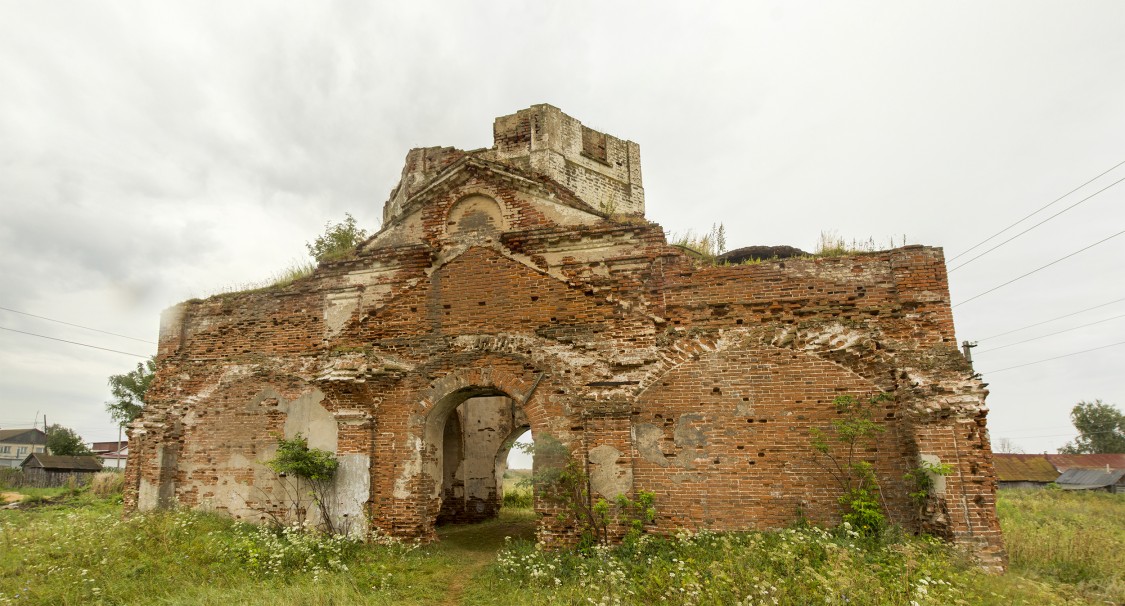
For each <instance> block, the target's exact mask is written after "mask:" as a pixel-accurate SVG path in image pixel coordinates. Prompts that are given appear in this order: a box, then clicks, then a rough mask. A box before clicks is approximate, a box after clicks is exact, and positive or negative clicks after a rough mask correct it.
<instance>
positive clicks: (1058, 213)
mask: <svg viewBox="0 0 1125 606" xmlns="http://www.w3.org/2000/svg"><path fill="white" fill-rule="evenodd" d="M1122 181H1125V177H1121V178H1120V179H1118V180H1116V181H1114V182H1113V183H1110V184H1109V185H1107V186H1105V187H1103V188H1101V189H1099V190H1098V191H1096V192H1094V193H1092V194H1090V195H1089V196H1086V197H1085V198H1082V199H1081V200H1079V201H1077V202H1075V203H1074V204H1071V205H1070V206H1068V207H1066V208H1064V209H1062V210H1060V211H1059V212H1057V213H1055V214H1053V215H1051V216H1050V217H1047V218H1046V219H1043V220H1042V221H1040V222H1038V223H1036V224H1035V225H1032V226H1031V227H1029V228H1027V229H1025V230H1023V231H1021V232H1020V233H1018V234H1016V235H1014V236H1012V237H1011V238H1008V239H1007V240H1004V241H1003V242H1001V243H999V244H997V245H996V246H993V247H992V248H990V249H988V250H986V251H984V252H982V253H981V254H979V255H977V256H975V257H973V258H972V259H969V260H968V261H965V262H964V263H962V264H960V265H958V266H957V267H954V268H953V269H951V270H949V273H953V272H955V271H957V270H958V269H961V268H962V267H964V266H966V265H968V264H969V263H972V262H973V261H976V260H977V259H979V258H981V257H983V256H985V255H987V254H988V253H990V252H992V251H994V250H996V249H997V248H1000V247H1001V246H1003V245H1005V244H1007V243H1008V242H1011V241H1012V240H1015V239H1016V238H1018V237H1020V236H1022V235H1024V234H1026V233H1027V232H1029V231H1031V230H1033V229H1035V228H1036V227H1039V226H1040V225H1043V224H1044V223H1046V222H1047V221H1050V220H1051V219H1054V218H1055V217H1057V216H1059V215H1061V214H1063V213H1065V212H1066V211H1068V210H1070V209H1072V208H1074V207H1075V206H1078V205H1079V204H1082V203H1083V202H1085V201H1086V200H1089V199H1090V198H1093V197H1094V196H1096V195H1098V194H1100V193H1102V192H1103V191H1105V190H1107V189H1109V188H1111V187H1113V186H1114V185H1117V184H1118V183H1121V182H1122ZM1036 212H1038V211H1036Z"/></svg>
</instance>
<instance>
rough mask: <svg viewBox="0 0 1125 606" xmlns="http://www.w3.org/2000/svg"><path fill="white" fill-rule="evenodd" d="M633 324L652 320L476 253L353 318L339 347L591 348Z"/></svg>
mask: <svg viewBox="0 0 1125 606" xmlns="http://www.w3.org/2000/svg"><path fill="white" fill-rule="evenodd" d="M636 322H649V320H647V319H646V318H644V317H643V316H640V315H639V314H635V313H629V312H627V311H625V310H624V309H623V308H621V307H620V306H619V305H617V304H615V303H614V302H611V301H608V300H606V299H605V298H603V297H600V296H598V295H596V294H595V293H594V292H593V291H592V290H589V289H583V288H581V287H578V286H575V285H571V284H568V283H566V282H565V281H563V280H560V279H558V278H556V277H554V276H551V275H550V274H548V273H546V272H542V271H537V270H535V269H532V268H530V267H528V266H527V265H525V264H523V263H520V262H519V261H517V260H515V259H513V258H510V257H508V256H506V255H505V254H502V253H501V252H500V251H498V250H495V249H493V248H486V247H480V246H474V247H470V248H469V249H468V250H466V251H465V252H464V253H462V254H460V255H459V256H457V257H456V258H454V259H451V260H449V261H447V262H445V263H444V264H442V265H441V266H440V267H437V268H435V269H434V270H433V271H432V273H431V274H430V276H429V279H428V280H423V281H420V282H419V283H418V284H416V285H414V286H413V287H412V288H410V289H409V290H407V291H405V292H403V293H402V294H401V295H399V296H397V297H395V298H394V299H393V300H391V301H389V302H388V303H387V304H386V305H383V306H381V307H378V308H374V309H370V310H366V311H365V312H364V311H361V312H360V313H358V314H357V315H356V319H355V321H354V323H353V324H352V325H351V326H349V327H347V328H345V330H343V331H342V332H341V334H340V336H339V338H338V340H339V343H340V344H339V346H340V347H347V346H361V345H378V344H380V343H385V344H388V345H389V344H392V343H394V342H396V341H399V340H402V339H408V338H409V339H415V338H418V337H424V336H427V335H430V336H436V337H458V336H462V335H477V334H520V333H523V334H530V335H535V336H537V337H541V338H545V339H548V340H553V341H561V342H566V343H574V342H579V341H582V342H585V341H591V342H593V341H597V340H604V339H607V338H610V337H611V336H612V334H613V333H614V332H615V330H616V329H617V328H618V327H620V326H621V325H622V324H624V323H636Z"/></svg>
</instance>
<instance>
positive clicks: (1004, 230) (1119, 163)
mask: <svg viewBox="0 0 1125 606" xmlns="http://www.w3.org/2000/svg"><path fill="white" fill-rule="evenodd" d="M1122 164H1125V160H1122V161H1121V162H1118V163H1117V164H1114V165H1113V167H1112V168H1110V169H1109V170H1107V171H1105V172H1103V173H1101V174H1099V175H1098V176H1096V177H1094V178H1093V179H1090V180H1089V181H1087V182H1085V183H1083V184H1082V185H1079V186H1078V187H1075V188H1074V189H1072V190H1070V191H1068V192H1066V193H1065V194H1063V195H1061V196H1059V197H1058V198H1055V199H1054V200H1052V201H1051V202H1049V203H1048V204H1047V205H1046V206H1043V207H1041V208H1039V210H1036V211H1035V212H1033V213H1031V214H1030V215H1027V216H1026V217H1024V218H1022V219H1020V220H1019V221H1016V222H1015V223H1012V224H1011V225H1009V226H1007V227H1005V228H1004V229H1001V230H1000V231H998V232H996V233H994V234H992V235H991V236H989V237H987V238H985V239H983V240H981V241H980V242H977V243H976V244H974V245H972V246H971V247H969V248H968V249H967V250H965V252H962V253H960V254H958V255H957V256H955V257H951V258H950V259H949V260H950V261H953V260H955V259H957V258H958V257H963V256H965V255H967V254H968V253H970V252H972V251H973V249H975V248H977V247H978V246H981V245H983V244H985V243H987V242H988V241H989V240H991V239H993V238H995V237H996V236H999V235H1000V234H1002V233H1004V232H1006V231H1008V230H1009V229H1012V228H1013V227H1015V226H1017V225H1019V224H1020V223H1023V222H1024V221H1027V220H1028V219H1030V218H1031V217H1034V216H1035V215H1037V214H1039V213H1040V212H1043V211H1044V210H1046V209H1047V208H1048V207H1050V206H1051V205H1053V204H1055V203H1056V202H1058V201H1060V200H1062V199H1063V198H1065V197H1067V196H1069V195H1070V194H1073V193H1074V192H1076V191H1078V190H1080V189H1082V188H1083V187H1086V186H1087V185H1089V184H1091V183H1093V182H1094V181H1097V180H1098V179H1100V178H1101V177H1102V176H1103V175H1105V174H1107V173H1109V172H1111V171H1113V169H1114V168H1117V167H1118V166H1121V165H1122Z"/></svg>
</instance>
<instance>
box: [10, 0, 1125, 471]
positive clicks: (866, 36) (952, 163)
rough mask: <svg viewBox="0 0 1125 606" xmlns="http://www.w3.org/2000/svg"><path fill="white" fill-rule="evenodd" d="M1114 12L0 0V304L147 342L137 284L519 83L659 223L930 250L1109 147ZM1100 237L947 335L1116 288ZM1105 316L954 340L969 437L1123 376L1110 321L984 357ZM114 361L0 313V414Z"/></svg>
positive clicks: (273, 242) (1050, 192) (990, 271)
mask: <svg viewBox="0 0 1125 606" xmlns="http://www.w3.org/2000/svg"><path fill="white" fill-rule="evenodd" d="M1123 23H1125V3H1122V2H1081V3H1075V2H1055V3H1043V2H1028V1H1026V0H1019V1H1015V2H987V3H979V2H941V3H938V2H930V3H916V2H883V3H876V4H871V3H861V2H847V3H841V2H825V3H812V2H808V3H800V5H799V6H797V5H794V3H783V2H778V3H768V4H767V3H750V2H737V3H728V4H725V5H718V4H714V3H689V2H674V3H656V2H643V3H613V2H582V3H580V2H534V3H531V2H529V3H516V2H492V3H484V2H449V3H446V4H436V3H426V2H417V1H411V2H398V3H393V4H392V3H386V4H382V5H377V4H376V3H371V2H335V3H329V2H303V3H294V2H277V1H270V2H257V3H255V2H246V1H242V2H237V3H231V2H214V3H204V2H190V3H189V2H182V3H168V2H160V3H155V2H141V1H136V2H131V3H126V2H120V3H112V2H98V1H90V2H71V3H66V2H49V3H48V2H35V3H31V2H15V1H12V0H0V307H5V308H10V309H14V310H19V311H23V312H28V313H33V314H37V315H42V316H47V317H51V318H56V319H60V320H64V321H67V322H72V323H76V324H82V325H86V326H91V327H94V328H98V329H101V330H105V331H110V332H116V333H121V334H124V335H130V336H133V337H136V338H138V339H142V340H144V341H155V340H156V337H157V326H158V319H159V314H160V311H161V310H162V309H164V308H166V307H168V306H170V305H173V304H175V303H176V302H178V301H181V300H183V299H187V298H190V297H202V296H207V295H209V294H213V293H216V292H219V291H222V290H231V289H236V288H238V287H239V286H241V285H245V284H248V283H254V282H258V281H261V280H264V279H268V278H269V277H270V276H271V275H272V274H274V273H276V272H278V271H280V270H282V269H283V268H285V267H286V266H287V265H290V264H291V263H292V262H293V261H295V260H300V259H302V258H303V257H304V256H305V248H304V243H305V242H306V241H309V240H311V239H313V238H314V237H315V236H316V235H317V234H318V233H320V232H322V231H323V228H324V224H325V222H326V221H330V220H331V221H337V220H340V219H341V218H343V216H344V213H345V212H350V213H352V214H353V215H354V216H355V217H356V218H357V219H358V220H359V222H360V223H361V224H362V225H363V226H364V227H366V228H368V230H374V229H375V228H377V226H378V218H379V217H380V216H381V211H382V205H383V202H384V201H385V200H386V197H387V194H388V193H389V191H390V190H391V188H392V187H393V186H394V185H395V183H396V181H397V178H398V175H399V172H400V171H401V168H402V161H403V158H404V156H405V154H406V151H407V150H408V149H409V148H411V147H420V146H430V145H453V146H457V147H460V148H462V149H473V148H479V147H487V146H490V145H491V144H492V137H491V129H492V120H493V119H494V118H495V117H497V116H500V115H505V114H509V113H512V112H514V111H516V110H519V109H522V108H525V107H527V106H529V105H532V104H535V103H544V102H545V103H551V104H553V105H556V106H558V107H560V108H562V110H563V111H565V112H567V113H568V114H570V115H572V116H574V117H576V118H578V119H579V120H582V121H583V122H584V123H585V124H586V125H588V126H591V127H593V128H597V129H600V130H604V131H607V132H609V133H611V134H613V135H616V136H619V137H622V138H626V139H630V140H633V141H636V142H638V143H639V144H640V146H641V157H642V165H643V170H644V185H645V195H646V202H647V215H648V217H649V218H650V219H652V220H655V221H657V222H658V223H660V224H661V225H663V226H664V227H665V228H666V229H669V230H673V231H677V232H682V231H684V230H687V229H694V230H696V231H697V232H701V231H705V230H707V229H708V228H710V226H711V225H712V223H716V222H721V223H723V224H724V225H725V226H726V230H727V233H728V241H729V244H730V247H731V248H735V247H738V246H745V245H751V244H790V245H794V246H798V247H800V248H803V249H805V250H812V249H813V248H814V247H815V244H816V241H817V239H818V237H819V235H820V233H821V232H822V231H833V232H835V233H836V234H838V235H839V236H841V237H843V238H845V239H846V240H849V241H850V240H852V239H855V240H867V239H869V238H874V240H875V242H876V243H877V244H879V245H881V246H882V245H885V244H886V243H887V242H888V241H889V240H890V239H893V240H894V242H895V244H896V245H900V244H901V243H902V242H903V241H904V239H905V241H906V242H907V243H911V244H913V243H919V244H927V245H932V246H941V247H944V248H945V251H946V255H947V258H950V257H953V256H954V255H957V254H959V253H961V252H964V251H965V250H966V249H968V248H970V247H971V246H973V245H974V244H976V243H978V242H980V241H981V240H983V239H985V238H987V237H988V236H990V235H992V234H994V233H995V232H997V231H999V230H1001V229H1003V228H1005V227H1007V226H1009V225H1010V224H1012V223H1014V222H1015V221H1017V220H1019V219H1020V218H1022V217H1024V216H1026V215H1027V214H1029V213H1031V212H1033V211H1035V210H1036V209H1038V208H1040V207H1042V206H1044V205H1046V204H1048V203H1050V202H1051V201H1053V200H1055V199H1056V198H1058V197H1059V196H1062V195H1063V194H1065V193H1067V192H1068V191H1070V190H1072V189H1074V188H1075V187H1077V186H1079V185H1081V184H1083V183H1084V182H1086V181H1087V180H1089V179H1091V178H1092V177H1094V176H1096V175H1098V174H1099V173H1101V172H1103V171H1106V170H1107V169H1109V168H1110V167H1113V166H1115V165H1116V164H1117V163H1119V162H1122V161H1123V160H1125V35H1122V24H1123ZM1123 177H1125V165H1123V166H1121V167H1118V168H1116V169H1115V170H1113V171H1111V172H1109V173H1108V174H1106V175H1105V176H1103V177H1101V178H1100V179H1098V180H1096V181H1095V182H1093V183H1091V184H1090V185H1088V186H1086V187H1085V188H1083V189H1082V190H1080V191H1079V192H1076V193H1075V194H1073V195H1072V196H1070V197H1068V198H1066V199H1064V200H1062V201H1061V202H1058V203H1056V204H1055V205H1053V206H1051V207H1050V208H1049V209H1047V210H1046V211H1043V212H1042V213H1040V214H1038V215H1036V216H1035V217H1034V218H1033V219H1031V220H1028V221H1026V222H1024V223H1023V224H1021V225H1020V226H1019V227H1017V228H1015V229H1012V230H1010V231H1008V232H1006V233H1005V234H1004V235H1003V236H1001V237H999V238H996V239H995V240H993V241H991V242H990V243H989V245H986V246H983V247H981V248H978V249H976V251H974V253H973V254H975V253H977V252H982V251H985V250H987V249H988V248H989V247H990V246H991V245H992V244H995V243H999V242H1002V241H1003V240H1004V239H1006V238H1007V237H1009V236H1011V235H1015V234H1016V233H1018V232H1019V231H1021V230H1022V229H1023V228H1025V227H1030V226H1031V225H1033V224H1034V223H1036V222H1038V221H1039V220H1041V219H1044V218H1047V217H1048V216H1050V215H1051V214H1054V213H1055V212H1057V211H1058V210H1062V209H1063V208H1065V207H1067V206H1069V205H1070V204H1072V203H1074V202H1078V201H1079V200H1081V199H1082V198H1083V197H1085V196H1086V195H1089V194H1092V193H1094V192H1095V191H1097V190H1098V189H1101V188H1102V187H1105V186H1108V185H1110V184H1111V183H1113V182H1114V181H1116V180H1118V179H1121V178H1123ZM1123 202H1125V183H1123V184H1121V185H1119V186H1117V187H1112V188H1110V189H1108V190H1106V191H1105V192H1104V193H1102V194H1099V195H1097V196H1095V197H1093V198H1091V199H1090V200H1088V201H1086V202H1083V203H1082V204H1080V205H1078V206H1077V207H1075V208H1074V209H1073V210H1070V211H1067V212H1066V213H1064V214H1062V215H1061V216H1059V217H1058V218H1056V219H1053V220H1051V221H1049V222H1047V223H1045V224H1044V225H1043V226H1041V227H1039V228H1037V229H1035V230H1033V231H1031V232H1030V233H1028V234H1026V235H1024V236H1022V237H1020V238H1017V239H1016V240H1013V241H1012V242H1011V243H1009V244H1006V245H1005V246H1003V247H1001V248H1000V249H998V250H996V251H995V252H992V253H989V254H987V255H985V256H984V257H982V258H981V259H979V260H976V261H973V262H972V263H971V264H969V265H967V266H965V267H964V268H960V269H957V270H956V271H954V272H952V273H951V274H950V280H951V291H952V297H953V301H954V303H955V304H958V303H960V302H962V301H966V300H967V299H969V298H970V297H973V296H974V295H977V294H979V293H981V292H984V291H986V290H988V289H990V288H992V287H995V286H997V285H1000V284H1002V283H1004V282H1006V281H1008V280H1010V279H1012V278H1016V277H1018V276H1020V275H1021V274H1024V273H1027V272H1029V271H1031V270H1034V269H1036V268H1038V267H1041V266H1043V265H1045V264H1047V263H1050V262H1052V261H1055V260H1056V259H1059V258H1062V257H1064V256H1066V255H1068V254H1070V253H1073V252H1075V251H1077V250H1079V249H1081V248H1083V247H1086V246H1088V245H1090V244H1093V243H1095V242H1097V241H1099V240H1102V239H1103V238H1107V237H1109V236H1112V235H1114V234H1116V233H1119V232H1121V231H1122V230H1125V204H1123ZM973 254H970V255H966V256H964V257H960V258H959V259H958V260H957V261H954V262H952V263H951V264H950V267H951V268H952V267H955V266H956V265H957V264H959V263H960V262H962V261H964V260H966V259H969V258H971V257H972V256H973ZM1123 262H1125V235H1122V236H1121V237H1117V238H1113V239H1111V240H1108V241H1106V242H1104V243H1102V244H1098V245H1097V246H1094V247H1093V248H1090V249H1089V250H1087V251H1084V252H1081V253H1079V254H1077V255H1075V256H1073V257H1071V258H1069V259H1066V260H1063V261H1060V262H1059V263H1057V264H1055V265H1052V266H1050V267H1048V268H1047V269H1044V270H1042V271H1040V272H1038V273H1035V274H1033V275H1030V276H1028V277H1026V278H1023V279H1022V280H1019V281H1017V282H1015V283H1013V284H1011V285H1009V286H1005V287H1003V288H1000V289H998V290H996V291H994V292H991V293H989V294H987V295H985V296H982V297H980V298H979V299H975V300H972V301H967V302H965V303H963V304H959V305H957V306H956V307H955V309H954V313H955V317H956V322H957V332H958V339H961V340H965V339H968V340H978V339H986V338H987V337H990V336H992V335H995V334H997V333H1003V332H1006V331H1009V330H1012V329H1017V328H1021V327H1024V326H1027V325H1029V324H1033V323H1037V322H1040V321H1043V320H1048V319H1051V318H1055V317H1057V316H1061V315H1064V314H1069V313H1072V312H1077V311H1080V310H1083V309H1086V308H1089V307H1093V306H1096V305H1101V304H1103V303H1108V302H1111V301H1116V300H1118V299H1123V298H1125V280H1123V278H1125V271H1123V269H1125V268H1123ZM1122 315H1125V301H1117V302H1116V303H1112V304H1110V305H1105V306H1103V307H1100V308H1098V309H1095V310H1092V311H1088V312H1085V313H1082V314H1078V315H1075V316H1073V317H1069V318H1065V319H1062V320H1058V321H1054V322H1050V323H1047V324H1044V325H1042V326H1038V327H1034V328H1030V329H1027V330H1023V331H1019V332H1016V333H1013V334H1010V335H1006V336H1000V337H996V338H994V339H987V340H984V341H982V342H981V344H980V347H978V348H977V350H976V352H975V354H974V357H975V363H976V368H977V369H978V370H981V371H983V372H984V377H985V380H986V381H987V382H988V383H989V384H990V387H989V389H990V391H991V395H990V396H989V398H988V404H989V406H990V407H991V413H990V416H989V426H990V430H991V433H992V437H993V442H994V444H995V443H997V442H999V441H1000V439H1002V438H1008V439H1010V440H1012V441H1013V442H1014V443H1015V444H1016V445H1017V446H1018V447H1021V448H1022V449H1023V450H1025V451H1027V452H1042V451H1048V450H1050V451H1053V450H1054V449H1056V448H1057V447H1059V446H1061V445H1062V444H1064V443H1065V442H1066V441H1067V440H1068V439H1069V438H1070V437H1072V436H1073V434H1074V432H1073V428H1072V427H1071V425H1070V422H1069V418H1068V413H1069V411H1070V408H1071V407H1072V406H1073V405H1074V404H1075V403H1076V402H1078V401H1080V400H1092V399H1095V398H1101V399H1103V400H1105V401H1108V402H1112V403H1116V404H1118V405H1119V406H1123V405H1125V381H1123V379H1122V363H1121V361H1122V359H1123V354H1125V345H1117V346H1114V347H1108V348H1105V349H1101V350H1098V351H1093V352H1089V353H1083V354H1079V355H1074V356H1070V357H1066V358H1062V359H1058V360H1053V361H1048V362H1043V363H1041V364H1033V365H1030V366H1025V367H1021V368H1015V369H1011V370H1003V369H1005V368H1008V367H1011V366H1016V365H1021V364H1025V363H1029V362H1036V361H1039V360H1044V359H1046V358H1052V357H1055V356H1062V355H1066V354H1071V353H1075V352H1080V351H1083V350H1087V349H1092V348H1095V347H1101V346H1106V345H1111V344H1115V343H1122V342H1125V318H1118V319H1110V318H1115V316H1122ZM1107 319H1108V320H1107ZM1100 320H1107V321H1105V322H1102V323H1099V324H1096V325H1094V326H1089V327H1086V328H1080V329H1077V330H1073V331H1069V332H1066V333H1063V334H1059V335H1056V336H1050V337H1046V338H1042V339H1038V340H1035V341H1032V342H1028V343H1022V344H1018V345H1013V346H1011V347H1006V348H1003V349H998V350H996V351H992V352H989V351H986V350H987V349H989V348H993V347H998V346H1002V345H1007V344H1009V343H1015V342H1017V341H1022V340H1024V339H1030V338H1033V337H1038V336H1041V335H1046V334H1049V333H1052V332H1057V331H1061V330H1065V329H1069V328H1073V327H1078V326H1081V325H1084V324H1088V323H1092V322H1097V321H1100ZM0 326H2V327H4V328H8V329H15V330H22V331H27V332H33V333H37V334H41V335H46V336H50V337H55V338H59V339H67V340H72V341H79V342H82V343H87V344H91V345H97V346H100V347H105V348H109V349H115V350H120V351H124V352H131V353H135V354H140V355H149V354H151V353H153V352H154V351H155V345H153V344H151V343H146V342H141V341H135V340H129V339H123V338H118V337H112V336H109V335H105V334H100V333H95V332H91V331H88V330H83V329H79V328H73V327H68V326H64V325H60V324H53V323H50V322H45V321H42V320H39V319H36V318H31V317H28V316H22V315H19V314H15V313H12V312H9V311H4V310H0ZM136 361H137V360H136V359H134V358H131V357H130V356H128V355H124V354H120V353H111V352H105V351H98V350H94V349H89V348H84V347H79V346H75V345H70V344H66V343H61V342H57V341H49V340H46V339H42V338H37V337H32V336H27V335H23V334H18V333H14V332H10V331H0V427H4V428H13V427H21V426H22V427H27V426H30V425H31V424H32V422H33V421H35V420H36V419H38V420H39V421H40V422H42V418H43V415H44V414H45V415H47V420H48V421H49V422H52V423H54V422H58V423H62V424H64V425H68V426H70V427H72V428H74V429H76V430H77V431H79V432H80V433H81V434H82V435H83V436H84V437H85V438H86V439H87V440H108V439H115V438H116V436H117V433H116V428H115V426H114V425H113V424H112V422H111V421H110V419H109V416H108V415H107V414H106V412H105V409H104V402H105V400H106V399H107V398H108V397H109V392H108V388H107V386H106V378H107V377H108V376H109V375H110V374H115V373H122V372H126V371H128V370H129V369H130V368H131V367H132V366H133V365H134V364H135V363H136ZM997 371H999V372H997Z"/></svg>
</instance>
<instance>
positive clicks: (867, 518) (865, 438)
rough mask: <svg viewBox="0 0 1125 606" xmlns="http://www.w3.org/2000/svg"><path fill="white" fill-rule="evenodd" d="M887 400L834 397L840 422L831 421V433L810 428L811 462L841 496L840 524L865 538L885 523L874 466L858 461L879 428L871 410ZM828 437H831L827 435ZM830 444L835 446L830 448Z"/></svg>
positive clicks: (874, 397)
mask: <svg viewBox="0 0 1125 606" xmlns="http://www.w3.org/2000/svg"><path fill="white" fill-rule="evenodd" d="M888 399H890V396H888V395H887V394H879V395H877V396H873V397H871V398H868V399H867V400H859V399H856V398H855V397H853V396H837V397H836V399H835V400H834V404H835V405H836V411H837V412H839V413H840V414H841V415H843V418H840V419H837V420H835V421H832V430H831V432H825V431H823V430H821V429H817V428H813V429H812V431H811V433H812V447H813V450H814V451H815V452H816V457H814V460H815V461H816V462H817V464H819V465H820V466H821V467H823V468H824V469H826V470H827V471H828V473H829V474H831V476H832V478H833V479H834V480H836V483H837V484H839V486H840V489H841V490H842V491H843V494H841V495H840V498H839V502H840V505H842V506H843V508H844V514H843V516H842V517H843V520H844V522H847V523H849V524H851V525H852V526H854V527H856V529H857V530H858V531H859V532H861V533H863V534H865V535H867V536H874V535H876V534H878V533H879V532H880V531H881V530H882V529H883V528H884V527H885V526H886V525H887V519H886V516H884V515H883V512H882V508H881V507H880V506H879V499H878V495H879V482H878V480H877V479H876V477H875V466H874V464H872V463H871V462H870V461H866V460H864V459H863V458H862V452H863V451H864V450H865V449H866V447H867V445H868V444H870V443H871V442H872V441H873V440H874V437H875V434H877V433H880V432H882V431H883V427H882V426H881V425H879V424H878V423H876V422H875V420H874V416H875V414H874V413H875V410H876V409H877V408H878V406H879V404H880V403H882V402H884V401H886V400H888ZM830 434H831V435H830ZM833 442H835V443H836V444H837V446H836V447H835V448H834V447H833V444H832V443H833Z"/></svg>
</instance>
